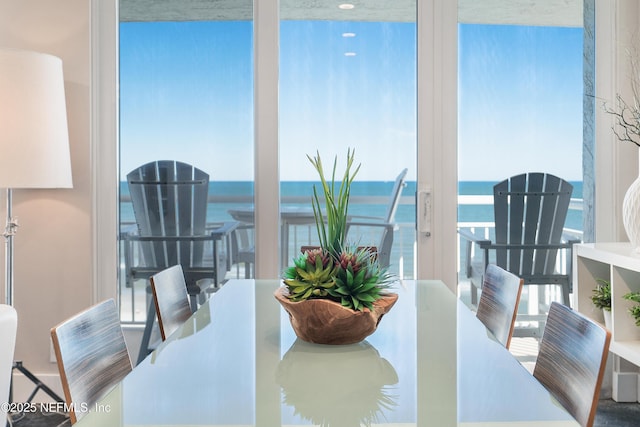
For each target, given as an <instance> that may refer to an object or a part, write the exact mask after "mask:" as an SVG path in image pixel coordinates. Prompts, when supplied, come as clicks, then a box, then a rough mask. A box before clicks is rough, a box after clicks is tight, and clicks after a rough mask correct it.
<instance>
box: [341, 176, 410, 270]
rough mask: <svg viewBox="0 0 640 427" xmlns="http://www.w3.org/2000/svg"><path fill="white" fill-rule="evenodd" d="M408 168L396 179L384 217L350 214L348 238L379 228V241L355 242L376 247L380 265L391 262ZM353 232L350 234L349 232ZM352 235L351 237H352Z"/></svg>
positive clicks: (376, 234) (364, 240)
mask: <svg viewBox="0 0 640 427" xmlns="http://www.w3.org/2000/svg"><path fill="white" fill-rule="evenodd" d="M407 172H408V171H407V169H406V168H405V169H403V170H402V171H401V172H400V174H398V176H397V177H396V179H395V182H394V184H393V188H392V190H391V195H390V196H389V203H388V204H387V211H386V212H385V215H384V216H383V217H373V216H361V215H349V221H348V222H347V240H348V241H352V240H353V239H354V238H355V237H354V236H355V232H362V231H363V230H367V229H370V230H375V229H378V231H379V232H378V233H376V232H374V234H375V236H376V237H377V241H374V240H366V239H365V238H360V237H359V238H358V239H357V240H356V241H354V242H353V243H355V244H356V245H357V246H371V247H375V248H376V252H377V256H378V261H379V262H380V267H382V268H388V267H389V265H390V264H391V248H392V246H393V234H394V232H395V231H396V230H397V229H398V225H397V224H396V223H395V217H396V211H397V210H398V205H399V204H400V197H402V190H403V189H404V187H405V186H406V182H405V180H406V176H407ZM352 229H354V231H355V232H354V231H351V230H352ZM350 232H351V234H350V235H349V233H350ZM350 237H351V239H350Z"/></svg>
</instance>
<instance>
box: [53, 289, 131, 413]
mask: <svg viewBox="0 0 640 427" xmlns="http://www.w3.org/2000/svg"><path fill="white" fill-rule="evenodd" d="M51 339H52V341H53V348H54V351H55V354H56V360H57V362H58V370H59V371H60V381H61V382H62V389H63V390H64V396H65V400H66V403H67V405H68V406H69V408H70V409H69V418H70V419H71V423H72V424H74V423H75V422H76V421H78V420H79V419H80V418H81V417H82V416H83V415H84V413H85V411H76V409H78V408H84V407H91V406H93V405H94V404H95V403H96V402H98V401H99V400H100V399H101V398H102V397H104V396H105V395H106V394H107V393H108V392H109V391H110V390H111V389H112V388H113V387H114V386H115V385H116V384H117V383H118V382H120V381H121V380H122V379H123V378H124V377H125V376H126V375H127V374H128V373H129V372H131V369H132V368H131V360H130V358H129V352H128V350H127V345H126V343H125V341H124V335H123V333H122V327H121V326H120V318H119V316H118V310H117V308H116V304H115V301H114V300H113V299H108V300H106V301H103V302H101V303H99V304H96V305H94V306H92V307H90V308H88V309H86V310H84V311H82V312H81V313H79V314H77V315H75V316H73V317H71V318H70V319H68V320H65V321H64V322H62V323H60V324H59V325H58V326H55V327H54V328H52V329H51Z"/></svg>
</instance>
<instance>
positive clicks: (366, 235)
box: [120, 196, 582, 323]
mask: <svg viewBox="0 0 640 427" xmlns="http://www.w3.org/2000/svg"><path fill="white" fill-rule="evenodd" d="M387 202H388V197H385V196H381V197H368V196H367V197H358V196H353V197H352V198H351V200H350V203H351V207H352V212H358V211H360V212H366V214H367V216H380V217H381V216H383V215H384V213H385V209H386V204H387ZM282 203H283V205H285V206H286V205H290V206H300V205H303V206H304V205H305V204H306V205H308V204H309V198H308V197H288V198H284V199H283V202H282ZM209 204H210V206H211V209H210V212H209V217H210V218H211V221H228V220H231V217H230V216H229V215H228V213H227V211H228V210H229V209H242V208H244V209H247V208H251V207H252V206H253V199H252V198H251V197H248V196H210V198H209ZM492 204H493V197H492V196H458V206H459V208H460V209H463V207H465V209H485V210H486V209H489V211H490V213H491V215H492V210H491V206H492ZM569 209H570V211H571V212H573V213H574V214H577V215H578V216H579V217H581V211H582V200H581V199H572V201H571V204H570V207H569ZM121 212H122V214H121V227H122V228H125V227H132V226H135V222H134V220H133V210H132V207H131V201H130V199H128V198H127V197H123V198H122V199H121ZM396 221H397V225H398V229H397V230H396V231H395V232H394V240H393V248H392V252H391V265H390V271H391V272H392V273H393V274H396V275H397V276H398V277H399V278H405V279H412V278H415V277H416V275H417V273H416V267H415V266H416V259H417V253H416V230H415V200H414V198H413V197H411V196H404V197H402V198H401V199H400V205H399V207H398V213H397V214H396ZM493 226H494V224H493V222H490V221H461V222H459V223H458V227H459V228H469V229H471V230H473V231H475V232H478V233H482V234H483V235H485V236H487V237H489V236H490V234H491V230H492V228H493ZM580 228H581V227H573V228H571V227H569V228H566V229H565V230H566V231H567V232H570V233H571V234H572V235H576V236H580V237H581V235H582V230H581V229H580ZM376 231H379V230H376V229H374V228H368V227H357V228H356V227H354V229H353V230H352V233H353V235H357V236H360V239H361V240H360V241H361V242H362V243H375V242H376V241H378V236H377V234H376ZM309 244H311V245H313V244H317V237H316V228H315V223H309V224H302V225H292V226H291V228H290V232H289V242H288V245H289V248H288V249H289V251H288V253H289V254H294V253H295V251H297V250H298V249H297V248H300V246H302V245H309ZM460 247H461V242H460V240H459V241H458V256H457V259H458V272H460V269H461V253H460ZM124 268H125V266H124V259H123V257H122V256H121V265H120V271H121V272H122V274H121V280H120V283H121V287H120V303H121V317H122V321H123V322H125V323H129V322H130V323H143V322H144V321H145V318H146V304H147V303H148V295H147V292H146V287H147V284H146V283H144V281H138V282H137V283H135V284H134V286H132V287H131V288H127V287H125V286H124V279H123V277H124ZM243 268H244V267H243V266H236V265H233V266H232V267H231V269H230V271H229V272H228V273H227V278H235V277H240V278H243V277H244V270H243ZM458 277H459V282H464V281H465V277H464V276H463V275H461V274H459V275H458Z"/></svg>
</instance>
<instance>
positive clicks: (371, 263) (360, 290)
mask: <svg viewBox="0 0 640 427" xmlns="http://www.w3.org/2000/svg"><path fill="white" fill-rule="evenodd" d="M390 279H391V276H390V275H389V274H388V273H387V272H386V270H384V269H381V268H380V265H379V264H378V262H377V259H376V255H375V254H374V253H372V252H370V251H369V249H367V248H358V249H355V250H353V249H349V248H345V249H343V252H342V253H340V256H339V258H338V260H337V262H336V272H335V277H334V280H335V287H332V288H330V289H328V290H327V291H328V293H329V295H331V296H332V297H334V298H336V299H337V300H338V301H340V303H341V304H342V305H343V306H345V307H348V308H351V309H353V310H363V309H365V308H368V309H370V310H371V309H372V308H373V303H374V302H375V301H376V300H377V299H378V298H380V297H381V296H382V295H383V292H384V289H386V288H388V287H389V282H390Z"/></svg>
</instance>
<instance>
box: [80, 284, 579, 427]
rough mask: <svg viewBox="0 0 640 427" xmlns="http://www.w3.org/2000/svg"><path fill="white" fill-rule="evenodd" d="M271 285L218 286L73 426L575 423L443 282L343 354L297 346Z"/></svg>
mask: <svg viewBox="0 0 640 427" xmlns="http://www.w3.org/2000/svg"><path fill="white" fill-rule="evenodd" d="M278 286H280V281H278V280H255V281H254V280H233V281H230V282H229V283H227V284H226V285H224V286H223V287H222V288H221V290H220V291H218V292H217V293H216V294H214V295H213V297H212V298H211V299H210V300H209V301H208V302H207V303H205V304H204V305H203V306H202V307H201V308H200V309H199V310H198V312H196V313H195V314H194V316H193V317H192V318H191V319H190V320H189V321H188V322H187V323H186V324H185V325H184V326H183V327H182V328H181V329H179V330H178V331H177V332H176V333H175V334H174V335H172V336H171V337H170V338H169V340H168V341H166V342H165V343H163V344H162V345H161V346H160V347H159V348H158V349H157V350H156V351H155V352H153V353H152V354H150V355H149V356H148V357H147V358H146V359H145V360H144V361H143V362H142V363H141V364H140V365H138V366H137V367H136V368H135V369H134V370H133V371H132V372H131V373H130V374H129V376H127V377H126V378H125V379H124V381H123V382H122V383H121V384H119V385H118V386H117V387H116V388H115V389H114V390H113V391H112V392H111V393H109V395H107V396H106V397H105V398H104V399H103V400H102V401H101V402H99V404H98V406H93V407H91V408H89V409H90V410H91V413H89V414H87V415H86V416H85V417H84V418H82V419H81V420H80V422H79V423H78V424H77V425H78V426H110V427H113V426H133V425H136V426H146V425H148V426H151V425H176V426H178V425H180V426H187V425H188V426H191V425H209V426H227V425H234V426H238V425H243V426H285V425H286V426H295V425H321V426H360V425H385V426H422V425H425V426H426V425H433V426H456V425H465V426H466V425H468V426H472V425H477V426H480V425H482V426H491V425H523V426H524V425H530V426H533V425H535V426H544V425H550V426H551V425H553V426H577V425H578V424H577V423H576V422H575V421H574V420H573V418H572V417H571V416H570V415H569V414H568V413H567V412H566V411H565V410H564V409H563V408H562V407H561V406H560V405H559V404H558V403H557V402H556V401H555V400H554V399H553V398H552V397H551V396H550V395H549V394H548V392H547V391H546V390H545V389H544V387H542V386H541V385H540V384H539V383H538V382H537V381H536V380H535V379H534V378H533V376H532V375H531V374H530V373H529V372H528V371H527V370H526V369H525V368H524V367H522V366H521V365H520V363H519V362H518V361H517V360H516V359H515V358H514V357H513V356H512V355H511V354H510V353H509V352H508V351H507V350H506V349H505V348H504V347H502V346H501V345H500V344H499V343H498V342H497V341H495V340H494V339H493V338H492V337H491V335H490V334H489V333H488V332H487V330H486V329H485V328H484V326H483V325H482V323H480V322H479V321H478V320H477V319H476V318H475V315H474V314H473V313H472V312H471V311H469V310H468V308H467V307H466V306H464V305H463V304H462V303H461V302H459V301H458V300H457V298H456V297H455V295H454V294H453V293H452V292H451V291H450V290H449V289H448V288H447V287H446V286H445V285H444V284H443V283H442V282H440V281H404V282H402V283H398V284H397V286H396V287H395V289H394V292H397V293H398V294H399V298H398V302H397V303H396V305H395V306H394V307H393V308H392V310H391V311H390V312H389V313H388V314H386V315H385V316H384V317H383V318H382V320H381V322H380V324H379V326H378V329H377V331H376V332H374V333H373V334H372V335H370V336H369V337H368V338H367V339H366V340H365V341H363V342H361V343H358V344H352V345H346V346H328V345H318V344H309V343H306V342H304V341H301V340H299V339H298V338H297V337H296V336H295V334H294V332H293V330H292V328H291V325H290V324H289V319H288V315H287V313H286V312H285V311H284V310H283V309H282V308H281V306H280V305H279V304H278V303H277V301H276V300H275V298H274V296H273V292H274V291H275V290H276V289H277V287H278ZM505 423H507V424H505Z"/></svg>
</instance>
